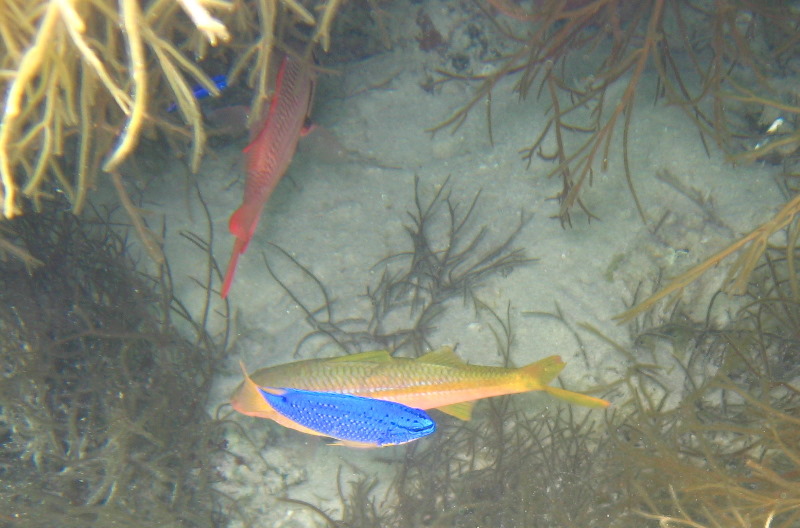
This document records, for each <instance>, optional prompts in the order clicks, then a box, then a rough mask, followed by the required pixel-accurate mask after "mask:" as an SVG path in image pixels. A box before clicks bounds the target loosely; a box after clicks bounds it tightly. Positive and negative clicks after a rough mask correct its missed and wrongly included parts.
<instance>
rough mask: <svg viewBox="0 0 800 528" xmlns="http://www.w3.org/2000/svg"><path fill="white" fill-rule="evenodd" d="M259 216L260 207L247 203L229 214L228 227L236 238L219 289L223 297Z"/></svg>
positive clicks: (229, 287) (228, 288) (256, 225)
mask: <svg viewBox="0 0 800 528" xmlns="http://www.w3.org/2000/svg"><path fill="white" fill-rule="evenodd" d="M260 217H261V207H258V206H256V207H253V206H251V205H250V204H248V203H244V204H242V206H241V207H239V208H238V209H237V210H236V211H234V213H233V214H232V215H231V219H230V221H229V222H228V229H230V232H231V233H232V234H233V236H235V237H236V240H235V241H234V242H233V252H232V253H231V259H230V261H229V262H228V269H227V270H226V271H225V280H223V282H222V290H221V291H220V296H221V297H222V298H223V299H224V298H226V297H227V296H228V292H229V291H230V289H231V284H232V283H233V276H234V275H235V274H236V266H237V265H238V264H239V256H240V255H242V254H243V253H244V252H245V251H247V246H248V244H250V240H252V238H253V235H254V234H255V232H256V227H258V219H259V218H260Z"/></svg>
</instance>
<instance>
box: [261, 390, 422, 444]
mask: <svg viewBox="0 0 800 528" xmlns="http://www.w3.org/2000/svg"><path fill="white" fill-rule="evenodd" d="M258 390H259V391H260V392H261V394H262V395H263V396H264V399H265V400H266V402H267V403H268V404H269V405H270V406H271V407H272V409H274V410H275V412H277V413H278V414H280V415H281V416H282V417H283V418H284V419H285V420H276V421H278V423H281V425H285V426H287V427H291V428H293V429H297V430H299V431H302V432H306V433H310V434H316V435H319V436H329V437H331V438H334V439H336V440H339V442H338V443H339V444H341V445H346V446H351V447H383V446H390V445H399V444H405V443H407V442H411V441H413V440H417V439H419V438H422V437H423V436H427V435H429V434H431V433H433V432H434V431H436V423H435V422H434V421H433V420H432V419H431V417H430V416H428V414H427V413H426V412H425V411H422V410H420V409H414V408H412V407H407V406H405V405H402V404H399V403H395V402H390V401H384V400H376V399H373V398H365V397H363V396H353V395H350V394H337V393H333V392H315V391H306V390H299V389H286V388H280V389H272V388H266V387H259V389H258ZM295 424H296V425H299V426H300V427H296V426H295Z"/></svg>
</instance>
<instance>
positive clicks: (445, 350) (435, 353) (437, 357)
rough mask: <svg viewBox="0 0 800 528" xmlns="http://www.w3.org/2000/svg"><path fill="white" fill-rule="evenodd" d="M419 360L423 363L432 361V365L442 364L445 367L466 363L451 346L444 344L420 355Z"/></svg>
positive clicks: (459, 365)
mask: <svg viewBox="0 0 800 528" xmlns="http://www.w3.org/2000/svg"><path fill="white" fill-rule="evenodd" d="M417 361H419V362H421V363H430V364H432V365H441V366H443V367H463V366H464V365H466V363H464V360H463V359H461V358H460V357H458V356H457V355H456V353H455V352H454V351H453V349H452V348H451V347H449V346H443V347H440V348H437V349H436V350H432V351H430V352H428V353H427V354H424V355H422V356H420V357H418V358H417Z"/></svg>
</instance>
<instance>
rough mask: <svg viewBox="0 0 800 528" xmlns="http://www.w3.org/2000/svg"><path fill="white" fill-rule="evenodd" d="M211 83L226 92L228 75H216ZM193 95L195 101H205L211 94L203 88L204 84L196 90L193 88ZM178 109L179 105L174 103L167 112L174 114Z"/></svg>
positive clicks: (196, 87)
mask: <svg viewBox="0 0 800 528" xmlns="http://www.w3.org/2000/svg"><path fill="white" fill-rule="evenodd" d="M211 81H212V82H213V83H214V85H215V86H216V87H217V88H219V90H220V91H222V90H224V89H225V88H227V87H228V76H227V75H215V76H213V77H212V78H211ZM192 95H194V97H195V99H205V98H206V97H208V96H209V95H211V92H210V91H208V89H207V88H206V87H205V86H203V85H202V84H198V85H197V86H195V87H194V88H192ZM177 109H178V104H177V103H172V104H171V105H169V106H168V107H167V112H174V111H175V110H177Z"/></svg>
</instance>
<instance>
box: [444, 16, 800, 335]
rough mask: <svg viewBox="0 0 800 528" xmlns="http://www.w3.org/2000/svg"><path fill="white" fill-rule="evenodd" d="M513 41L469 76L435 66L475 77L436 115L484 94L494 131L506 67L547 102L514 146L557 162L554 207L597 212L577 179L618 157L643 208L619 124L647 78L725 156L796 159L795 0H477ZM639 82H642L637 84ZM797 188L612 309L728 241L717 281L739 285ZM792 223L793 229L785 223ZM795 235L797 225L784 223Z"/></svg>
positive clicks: (649, 302) (799, 144)
mask: <svg viewBox="0 0 800 528" xmlns="http://www.w3.org/2000/svg"><path fill="white" fill-rule="evenodd" d="M478 3H479V5H480V6H481V9H482V10H483V12H484V14H485V15H486V16H487V17H489V18H490V19H491V20H492V21H493V23H494V25H495V27H496V28H497V30H498V31H499V32H500V34H501V38H503V39H505V41H507V43H508V45H509V46H510V51H509V52H507V53H505V54H504V55H502V56H500V57H499V58H497V59H496V60H494V61H493V63H492V64H491V72H490V73H487V74H482V75H477V76H470V75H463V74H451V73H448V72H444V71H442V72H440V73H441V74H442V75H443V79H441V81H440V82H449V81H453V80H459V81H470V82H473V83H477V85H478V86H477V88H476V90H475V92H474V95H473V96H472V98H471V99H470V100H469V101H468V102H467V103H466V104H464V105H463V106H462V107H461V108H459V109H458V110H456V111H455V112H454V113H453V114H452V115H451V116H450V117H449V118H447V119H446V120H445V121H443V122H442V123H440V124H439V125H437V126H436V127H434V128H433V130H434V131H436V130H441V129H444V128H448V127H451V128H457V127H459V126H460V125H461V124H463V123H464V121H465V120H466V118H467V116H468V115H469V113H470V112H471V111H472V110H473V109H475V107H476V106H478V105H479V104H480V103H482V102H484V101H485V102H486V103H487V121H488V125H489V136H490V138H491V137H492V133H491V126H492V123H491V102H492V94H493V92H494V91H495V89H496V87H497V84H498V82H499V81H500V80H501V79H504V78H506V77H509V78H513V79H514V89H515V91H516V92H517V93H518V94H519V96H520V98H522V99H525V98H528V97H537V98H541V99H544V100H546V101H547V102H548V104H549V116H548V119H547V121H546V122H545V123H544V124H543V125H542V126H541V127H539V128H538V129H536V130H532V131H531V141H530V143H529V144H528V145H527V146H524V147H523V146H522V145H521V146H520V147H521V148H522V151H523V156H524V159H526V160H528V162H529V164H530V162H531V161H532V160H533V159H534V158H539V159H542V160H545V161H549V162H553V168H552V170H551V171H550V172H549V173H548V174H547V176H548V177H554V176H558V177H560V178H561V182H562V190H561V192H560V193H559V195H558V198H559V200H560V209H559V213H558V216H559V218H560V219H561V222H562V224H566V223H571V215H572V213H573V210H574V209H575V207H576V206H577V207H578V208H579V209H580V210H582V212H583V213H584V214H585V215H586V216H587V217H588V218H590V219H591V218H593V217H594V215H593V214H592V211H591V209H590V207H589V206H588V205H587V204H586V203H584V201H583V200H582V198H581V197H582V192H583V190H584V189H585V187H587V186H588V185H590V184H591V183H592V181H593V179H594V176H595V174H596V173H597V172H598V171H603V172H605V171H606V170H608V168H609V162H610V161H611V160H613V159H619V160H621V162H622V172H623V173H624V176H625V179H626V181H627V184H628V187H629V189H630V192H631V195H632V197H633V202H634V204H635V206H636V208H637V210H638V212H639V215H640V217H641V219H642V221H643V222H644V223H645V224H649V225H650V226H651V228H652V229H655V227H652V226H653V225H654V223H653V219H652V218H650V217H649V215H648V208H647V206H646V204H643V203H641V201H640V200H639V198H638V196H637V193H636V189H635V187H634V184H633V181H634V178H633V172H634V171H635V170H636V168H635V167H633V166H632V164H631V152H630V151H629V138H630V134H631V131H632V127H633V124H634V123H636V121H635V120H636V105H637V104H642V103H644V101H643V98H642V96H641V92H642V90H643V88H644V89H645V90H646V91H647V92H648V93H650V92H652V93H653V94H654V97H655V100H656V101H664V102H665V103H666V104H669V105H671V106H674V107H676V108H679V109H681V110H682V111H683V113H684V114H685V115H686V118H687V119H688V121H689V122H690V123H692V124H693V125H694V126H695V127H696V130H697V133H698V137H699V139H700V140H701V141H702V142H703V145H704V147H705V149H706V151H707V152H709V151H710V149H711V148H712V147H713V146H714V145H716V147H718V148H720V149H721V150H722V151H723V152H724V153H725V154H726V155H727V157H728V160H729V161H730V162H732V163H746V162H753V161H757V160H758V161H765V162H768V163H774V164H781V165H782V166H783V172H784V174H785V175H787V176H790V177H796V176H797V173H798V160H800V156H798V148H800V126H799V125H800V123H799V122H798V121H799V120H800V104H798V100H800V92H798V90H797V82H796V78H795V77H796V75H797V72H798V65H799V64H798V59H797V57H798V56H800V55H798V52H800V33H798V31H797V30H798V28H799V27H800V9H798V7H797V5H796V4H795V3H792V2H747V1H745V2H742V1H738V0H721V1H716V2H704V1H695V0H691V1H684V0H644V1H628V0H571V1H566V2H565V1H562V0H540V1H536V2H533V4H532V5H527V6H525V5H524V4H518V3H516V2H514V1H511V0H478ZM646 83H649V84H646ZM798 211H800V197H794V198H791V199H790V201H789V202H788V203H787V204H786V205H785V207H784V208H783V209H782V210H781V211H779V212H778V213H777V214H776V215H775V216H774V217H773V218H772V219H771V220H770V221H768V222H766V223H765V224H763V225H762V226H759V227H758V228H756V229H755V230H753V231H752V232H751V233H750V234H748V235H746V236H744V237H742V238H741V239H739V240H737V241H735V242H733V243H732V244H731V245H730V246H729V247H727V248H725V249H724V250H722V251H720V252H718V253H717V254H715V255H712V256H711V257H709V258H708V259H707V260H706V261H704V262H702V263H701V264H699V265H697V266H696V267H694V268H692V269H690V270H688V271H686V272H685V273H684V274H682V275H680V276H678V277H676V278H675V279H674V280H673V281H671V282H669V283H668V284H667V285H666V286H665V287H664V288H663V290H661V291H659V292H656V293H655V294H654V295H653V296H652V297H649V298H648V299H646V300H644V301H643V302H642V303H641V304H640V305H638V306H636V307H635V308H633V309H632V310H629V311H627V312H625V313H623V314H620V316H619V317H618V319H619V320H620V321H621V322H625V321H630V320H631V319H632V318H634V317H635V316H636V315H638V314H641V313H642V312H643V311H645V310H647V309H649V308H650V307H652V306H653V305H654V304H655V303H657V302H658V301H660V300H661V299H663V298H665V297H668V296H670V295H671V294H673V293H678V292H680V291H681V290H682V289H683V288H684V287H685V286H687V285H688V284H689V283H691V282H693V281H694V280H696V279H697V278H699V277H700V276H702V275H703V274H704V273H705V272H706V271H708V270H709V269H711V268H713V267H715V266H716V265H717V264H719V263H720V262H722V261H723V260H725V259H727V258H728V257H729V256H732V255H736V254H737V253H738V257H737V260H735V261H734V262H733V263H732V265H731V266H730V268H729V269H730V271H729V273H728V277H727V279H726V283H725V288H726V291H729V292H731V293H735V294H741V293H743V292H744V290H745V286H746V284H747V281H748V277H749V275H750V273H751V272H752V271H753V268H754V267H755V266H756V264H757V262H758V261H759V258H760V257H761V255H762V253H763V251H764V250H765V248H766V247H767V245H768V240H769V239H770V237H772V236H773V235H774V234H775V233H778V232H780V231H781V230H782V229H783V228H784V227H786V226H787V225H790V224H792V223H794V222H795V218H796V216H797V213H798ZM793 232H794V231H793ZM793 236H796V235H793Z"/></svg>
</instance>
